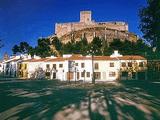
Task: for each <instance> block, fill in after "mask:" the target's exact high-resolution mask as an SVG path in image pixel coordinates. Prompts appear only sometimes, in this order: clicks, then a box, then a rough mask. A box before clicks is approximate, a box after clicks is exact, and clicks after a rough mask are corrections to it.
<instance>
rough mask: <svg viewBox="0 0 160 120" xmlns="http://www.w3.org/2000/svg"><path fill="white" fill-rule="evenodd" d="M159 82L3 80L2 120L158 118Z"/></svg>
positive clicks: (0, 107)
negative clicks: (91, 82)
mask: <svg viewBox="0 0 160 120" xmlns="http://www.w3.org/2000/svg"><path fill="white" fill-rule="evenodd" d="M159 90H160V84H159V83H148V82H144V81H133V82H132V81H127V82H122V83H117V84H115V83H100V84H96V85H93V84H90V83H78V84H74V83H71V84H69V83H68V82H57V81H54V80H52V81H51V80H50V81H46V80H41V81H40V80H39V81H21V82H19V81H15V80H12V82H10V81H9V82H7V81H6V82H0V120H7V119H11V120H12V119H14V120H16V119H20V120H21V119H25V120H40V119H43V120H159V119H160V94H159Z"/></svg>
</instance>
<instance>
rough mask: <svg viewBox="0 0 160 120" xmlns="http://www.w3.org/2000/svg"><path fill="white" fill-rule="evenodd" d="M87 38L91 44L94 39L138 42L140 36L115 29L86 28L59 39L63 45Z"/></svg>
mask: <svg viewBox="0 0 160 120" xmlns="http://www.w3.org/2000/svg"><path fill="white" fill-rule="evenodd" d="M84 36H85V37H86V38H87V40H88V42H91V41H92V40H93V38H94V37H96V36H97V37H100V38H102V39H105V40H107V41H108V42H112V41H113V39H121V40H122V41H123V40H129V41H132V42H136V41H137V40H138V36H137V35H135V34H133V33H130V32H128V31H118V30H113V29H108V28H107V29H106V28H105V27H92V28H85V29H83V30H78V31H73V32H70V33H67V34H65V35H63V36H62V37H59V39H60V40H61V41H62V42H63V43H67V42H68V41H70V40H71V39H74V40H76V41H79V40H81V38H83V37H84Z"/></svg>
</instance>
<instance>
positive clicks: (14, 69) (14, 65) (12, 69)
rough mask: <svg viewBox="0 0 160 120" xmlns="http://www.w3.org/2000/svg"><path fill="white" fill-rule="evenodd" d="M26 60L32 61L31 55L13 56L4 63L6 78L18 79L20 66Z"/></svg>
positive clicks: (3, 70)
mask: <svg viewBox="0 0 160 120" xmlns="http://www.w3.org/2000/svg"><path fill="white" fill-rule="evenodd" d="M25 59H31V56H30V55H18V56H11V57H10V58H9V59H8V60H4V61H3V62H2V73H3V75H4V76H10V77H17V75H18V64H19V63H20V62H21V61H22V60H25Z"/></svg>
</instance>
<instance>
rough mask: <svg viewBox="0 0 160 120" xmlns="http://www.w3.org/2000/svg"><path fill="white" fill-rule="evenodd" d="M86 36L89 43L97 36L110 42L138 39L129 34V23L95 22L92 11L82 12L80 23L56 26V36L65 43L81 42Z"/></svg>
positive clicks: (57, 24) (58, 24)
mask: <svg viewBox="0 0 160 120" xmlns="http://www.w3.org/2000/svg"><path fill="white" fill-rule="evenodd" d="M84 35H85V36H86V38H87V40H88V41H89V42H91V41H92V40H93V38H94V37H95V36H98V37H100V38H103V39H106V40H108V41H109V42H111V41H112V40H113V39H117V38H118V39H121V40H125V39H127V40H130V41H136V40H137V39H138V37H137V35H135V34H133V33H130V32H128V24H127V23H125V22H95V21H93V20H92V14H91V11H81V12H80V22H71V23H56V25H55V36H57V37H58V38H60V39H61V40H62V42H64V43H67V42H68V41H70V40H71V39H75V40H80V39H81V38H82V37H84ZM52 37H53V36H52ZM52 37H51V38H52Z"/></svg>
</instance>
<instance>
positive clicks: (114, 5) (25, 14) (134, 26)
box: [0, 0, 145, 57]
mask: <svg viewBox="0 0 160 120" xmlns="http://www.w3.org/2000/svg"><path fill="white" fill-rule="evenodd" d="M144 5H145V0H0V39H2V40H3V43H4V45H5V46H4V47H3V48H2V49H0V57H2V56H3V54H4V52H8V53H9V54H12V51H11V49H12V47H13V46H14V45H15V44H18V43H20V42H21V41H27V42H28V43H29V44H30V45H32V46H35V45H36V44H37V39H38V38H39V37H47V36H49V35H51V34H53V33H54V25H55V23H56V22H60V23H63V22H72V21H79V12H80V11H81V10H91V11H92V14H93V15H92V18H93V19H94V20H95V21H125V22H128V24H129V31H131V32H134V33H136V34H138V35H140V36H141V35H142V34H141V32H140V30H139V29H138V25H139V18H138V10H139V8H140V7H142V6H144Z"/></svg>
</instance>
